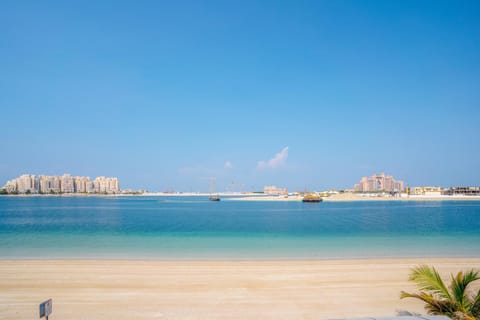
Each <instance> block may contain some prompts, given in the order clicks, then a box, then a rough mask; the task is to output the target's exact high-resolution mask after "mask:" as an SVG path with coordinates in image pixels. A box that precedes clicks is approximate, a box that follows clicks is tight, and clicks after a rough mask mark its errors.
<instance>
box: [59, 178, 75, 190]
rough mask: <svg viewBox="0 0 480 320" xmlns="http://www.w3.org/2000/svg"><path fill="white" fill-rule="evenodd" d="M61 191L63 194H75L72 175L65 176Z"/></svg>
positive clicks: (62, 180) (61, 183) (61, 182)
mask: <svg viewBox="0 0 480 320" xmlns="http://www.w3.org/2000/svg"><path fill="white" fill-rule="evenodd" d="M60 190H61V191H62V193H73V192H75V187H74V183H73V177H72V176H71V175H69V174H64V175H63V176H62V177H61V181H60Z"/></svg>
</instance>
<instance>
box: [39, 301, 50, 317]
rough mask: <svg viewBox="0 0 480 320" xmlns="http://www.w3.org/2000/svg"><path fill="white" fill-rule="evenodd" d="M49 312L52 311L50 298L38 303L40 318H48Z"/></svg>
mask: <svg viewBox="0 0 480 320" xmlns="http://www.w3.org/2000/svg"><path fill="white" fill-rule="evenodd" d="M50 313H52V299H48V300H47V301H44V302H42V303H40V318H43V317H45V318H46V319H47V320H48V316H49V315H50Z"/></svg>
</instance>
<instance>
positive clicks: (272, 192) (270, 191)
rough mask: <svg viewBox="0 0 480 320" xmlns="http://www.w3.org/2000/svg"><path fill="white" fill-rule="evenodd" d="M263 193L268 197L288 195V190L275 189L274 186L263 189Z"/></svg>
mask: <svg viewBox="0 0 480 320" xmlns="http://www.w3.org/2000/svg"><path fill="white" fill-rule="evenodd" d="M263 193H265V194H270V195H288V190H287V189H285V188H277V187H276V186H265V187H263Z"/></svg>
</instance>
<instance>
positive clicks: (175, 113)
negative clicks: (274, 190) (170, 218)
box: [0, 0, 480, 191]
mask: <svg viewBox="0 0 480 320" xmlns="http://www.w3.org/2000/svg"><path fill="white" fill-rule="evenodd" d="M0 8H1V9H0V29H1V30H2V32H1V33H0V70H1V75H2V76H1V77H0V108H1V115H0V127H1V129H2V134H3V139H2V141H1V142H0V181H6V180H7V179H11V178H14V177H16V176H18V175H20V174H22V173H33V174H51V175H54V174H63V173H65V172H66V173H71V174H74V175H88V176H92V177H94V176H98V175H107V176H118V177H119V178H120V181H121V184H122V187H124V188H146V189H149V190H153V191H163V190H183V191H206V190H208V188H209V178H210V177H216V179H217V183H216V185H217V190H218V191H223V190H225V189H226V188H227V187H228V188H231V186H232V182H233V183H234V184H235V189H236V190H240V189H242V190H259V189H262V188H263V186H264V185H268V184H276V185H278V186H283V187H288V188H289V189H290V190H303V189H304V188H307V189H312V190H313V189H317V190H320V189H327V188H351V187H352V186H353V184H354V183H356V182H358V180H359V179H360V178H361V177H362V176H365V175H370V174H372V173H374V172H386V173H388V174H392V175H393V176H394V177H396V178H398V179H403V180H404V181H405V182H406V183H408V184H409V185H412V186H413V185H442V186H453V185H479V184H480V170H478V168H479V163H480V142H479V137H480V125H479V123H480V105H479V104H480V2H478V1H403V0H402V1H238V2H233V1H171V2H166V1H165V2H163V1H130V2H127V1H72V2H64V1H58V2H57V1H42V2H40V1H1V2H0ZM1 183H3V182H1ZM1 183H0V184H1Z"/></svg>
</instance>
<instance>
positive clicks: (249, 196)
mask: <svg viewBox="0 0 480 320" xmlns="http://www.w3.org/2000/svg"><path fill="white" fill-rule="evenodd" d="M217 194H218V195H219V196H220V198H221V199H222V200H226V201H280V202H283V201H302V198H303V197H302V196H296V195H295V196H277V195H262V194H258V193H217ZM209 196H210V193H197V192H181V193H180V192H179V193H164V192H147V193H143V194H118V193H117V194H82V193H64V194H16V195H13V194H8V195H1V196H0V198H2V197H9V198H15V197H19V198H30V197H32V198H42V197H48V198H51V197H59V198H83V197H85V198H90V197H93V198H96V197H99V198H104V197H209ZM322 199H323V201H324V202H355V201H480V196H467V195H455V196H448V195H440V196H423V195H402V196H400V197H393V196H384V195H379V196H377V195H375V194H356V193H339V194H334V195H330V196H327V197H322Z"/></svg>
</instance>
